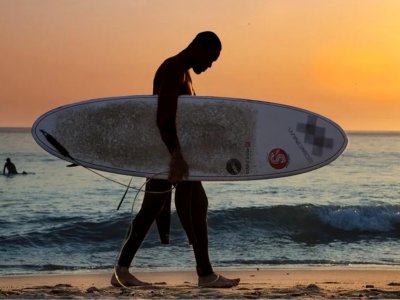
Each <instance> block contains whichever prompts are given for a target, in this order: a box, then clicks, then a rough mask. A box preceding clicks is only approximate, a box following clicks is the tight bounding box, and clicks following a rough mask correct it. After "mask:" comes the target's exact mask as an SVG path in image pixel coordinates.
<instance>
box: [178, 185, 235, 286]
mask: <svg viewBox="0 0 400 300" xmlns="http://www.w3.org/2000/svg"><path fill="white" fill-rule="evenodd" d="M175 202H176V210H177V213H178V216H179V218H180V220H181V223H182V226H183V227H184V229H185V231H186V233H187V235H188V238H189V241H190V243H191V244H192V246H193V251H194V255H195V259H196V264H197V266H196V270H197V275H198V276H199V286H204V287H217V288H229V287H233V286H236V285H238V284H239V281H240V280H239V279H228V278H225V277H223V276H221V275H218V274H215V273H214V271H213V269H212V266H211V262H210V258H209V254H208V226H207V210H208V199H207V196H206V193H205V191H204V188H203V186H202V184H201V182H199V181H194V182H188V181H186V182H181V183H180V184H179V185H178V188H177V190H176V194H175Z"/></svg>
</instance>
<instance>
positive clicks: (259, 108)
mask: <svg viewBox="0 0 400 300" xmlns="http://www.w3.org/2000/svg"><path fill="white" fill-rule="evenodd" d="M156 108H157V97H156V96H124V97H113V98H102V99H94V100H89V101H83V102H79V103H75V104H71V105H66V106H62V107H59V108H56V109H54V110H51V111H49V112H47V113H45V114H44V115H43V116H41V117H40V118H39V119H38V120H37V121H36V122H35V123H34V125H33V127H32V135H33V137H34V139H35V140H36V142H37V143H38V144H39V145H40V146H41V147H42V148H43V149H44V150H46V151H47V152H49V153H50V154H52V155H55V156H57V157H59V158H61V159H64V160H67V161H70V162H77V163H78V164H80V165H83V166H86V167H89V168H93V169H97V170H102V171H106V172H112V173H118V174H125V175H133V176H143V177H152V176H155V177H157V178H167V173H168V169H169V161H170V155H169V153H168V151H167V148H166V146H165V144H164V143H163V142H162V140H161V137H160V134H159V131H158V129H157V126H156ZM177 130H178V137H179V140H180V143H181V148H182V152H183V155H184V157H185V159H186V161H187V162H188V164H189V171H190V176H189V179H190V180H208V181H211V180H216V181H224V180H252V179H267V178H276V177H283V176H290V175H295V174H300V173H304V172H308V171H311V170H314V169H317V168H320V167H322V166H324V165H326V164H328V163H330V162H332V161H333V160H335V159H336V158H337V157H338V156H339V155H340V154H341V153H342V152H343V151H344V149H345V148H346V145H347V137H346V134H345V133H344V131H343V130H342V129H341V128H340V127H339V126H338V125H337V124H335V123H334V122H332V121H330V120H329V119H327V118H325V117H323V116H321V115H318V114H315V113H312V112H310V111H307V110H303V109H299V108H295V107H291V106H286V105H281V104H276V103H270V102H264V101H254V100H244V99H232V98H219V97H200V96H181V97H179V99H178V112H177ZM60 147H61V150H60ZM60 152H62V153H60ZM65 152H67V156H65V155H66V153H65Z"/></svg>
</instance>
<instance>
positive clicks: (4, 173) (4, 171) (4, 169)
mask: <svg viewBox="0 0 400 300" xmlns="http://www.w3.org/2000/svg"><path fill="white" fill-rule="evenodd" d="M3 175H6V165H4V168H3Z"/></svg>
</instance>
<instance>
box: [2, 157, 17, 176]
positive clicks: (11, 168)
mask: <svg viewBox="0 0 400 300" xmlns="http://www.w3.org/2000/svg"><path fill="white" fill-rule="evenodd" d="M6 169H7V173H6ZM16 174H18V172H17V168H16V167H15V165H14V164H13V163H12V162H11V159H10V158H7V159H6V163H5V164H4V168H3V175H16Z"/></svg>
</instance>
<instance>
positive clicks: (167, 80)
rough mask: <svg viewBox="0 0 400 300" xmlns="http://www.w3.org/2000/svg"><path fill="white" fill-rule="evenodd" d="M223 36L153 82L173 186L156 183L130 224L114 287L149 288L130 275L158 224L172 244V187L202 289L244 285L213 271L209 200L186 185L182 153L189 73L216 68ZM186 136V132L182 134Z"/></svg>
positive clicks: (200, 44)
mask: <svg viewBox="0 0 400 300" xmlns="http://www.w3.org/2000/svg"><path fill="white" fill-rule="evenodd" d="M221 49H222V45H221V42H220V40H219V38H218V36H217V35H216V34H215V33H213V32H210V31H206V32H201V33H199V34H198V35H197V36H196V37H195V38H194V40H193V41H192V42H191V43H190V44H189V45H188V46H187V48H185V49H184V50H183V51H181V52H180V53H179V54H177V55H175V56H173V57H170V58H168V59H167V60H165V61H164V62H163V63H162V64H161V66H160V67H159V68H158V70H157V72H156V74H155V77H154V82H153V94H154V95H158V106H157V122H156V124H154V125H157V127H158V129H159V132H160V134H161V138H162V140H163V141H164V143H165V145H166V147H167V149H168V151H169V153H170V155H171V160H170V169H169V177H168V178H169V180H160V179H150V180H149V181H148V182H147V184H146V191H147V193H146V194H145V196H144V199H143V204H142V207H141V209H140V211H139V212H138V214H137V215H136V217H135V219H134V220H133V221H132V223H131V224H130V228H129V232H128V236H127V238H126V240H125V242H124V244H123V246H122V249H121V252H120V254H119V258H118V263H117V265H116V266H115V272H114V274H113V276H112V278H111V283H112V285H114V286H121V284H123V285H124V286H139V285H149V283H146V282H142V281H140V280H139V279H137V278H136V277H135V276H134V275H132V274H131V273H129V267H130V264H131V262H132V260H133V258H134V256H135V254H136V252H137V250H138V249H139V247H140V245H141V243H142V242H143V240H144V238H145V236H146V234H147V232H148V230H149V229H150V226H151V225H152V223H153V222H154V221H156V222H157V226H158V229H159V232H160V237H161V242H163V243H169V223H170V221H169V218H170V205H171V192H169V193H158V194H156V193H150V192H165V191H168V190H170V189H171V187H172V184H176V191H175V206H176V211H177V214H178V216H179V219H180V221H181V223H182V226H183V228H184V230H185V232H186V234H187V236H188V239H189V242H190V244H191V245H192V247H193V252H194V256H195V260H196V265H197V266H196V271H197V275H198V286H199V287H210V288H230V287H233V286H236V285H238V284H239V281H240V279H238V278H237V279H228V278H225V277H223V276H221V275H219V274H216V273H215V272H214V271H213V268H212V266H211V262H210V258H209V254H208V232H207V231H208V228H207V209H208V199H207V196H206V193H205V191H204V189H203V186H202V184H201V182H200V181H183V180H184V179H185V178H187V177H188V176H189V168H190V166H188V164H187V162H186V161H185V158H184V153H182V151H181V148H180V144H179V139H178V136H177V128H176V123H175V120H176V111H177V107H178V96H179V95H195V93H194V90H193V87H192V80H191V77H190V73H189V70H190V69H192V70H193V71H194V72H195V73H196V74H200V73H202V72H204V71H206V70H207V69H208V68H211V66H212V64H213V62H215V61H216V60H217V59H218V57H219V54H220V52H221ZM182 130H184V128H182Z"/></svg>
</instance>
